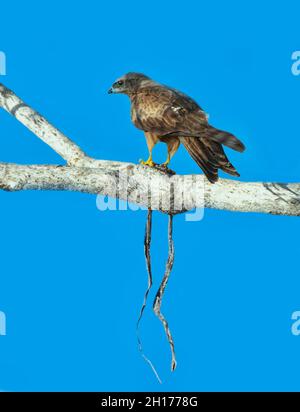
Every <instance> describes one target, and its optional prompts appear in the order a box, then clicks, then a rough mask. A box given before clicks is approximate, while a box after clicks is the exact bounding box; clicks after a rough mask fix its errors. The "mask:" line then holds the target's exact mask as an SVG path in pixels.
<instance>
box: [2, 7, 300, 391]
mask: <svg viewBox="0 0 300 412" xmlns="http://www.w3.org/2000/svg"><path fill="white" fill-rule="evenodd" d="M299 12H300V6H299V2H298V3H297V2H296V1H289V2H286V3H282V4H279V2H275V3H274V2H273V3H271V2H264V3H262V2H258V1H251V2H250V1H247V2H242V3H241V2H237V1H227V2H221V1H210V2H204V1H186V2H184V3H182V2H179V1H174V0H173V1H165V2H158V1H152V2H151V3H150V2H149V3H141V2H138V1H126V2H121V1H114V2H110V3H109V4H108V3H104V2H99V1H91V0H87V1H85V2H82V1H74V2H72V3H71V2H67V1H59V2H58V1H56V0H53V1H51V2H50V1H44V2H43V3H42V5H41V3H38V2H36V1H31V0H28V1H26V2H25V3H21V2H19V3H18V4H17V5H16V4H15V3H8V2H5V4H2V5H1V14H2V16H3V17H2V19H1V26H0V39H1V42H0V50H2V51H3V52H5V54H6V58H7V75H6V76H1V77H0V82H1V81H2V82H3V83H5V84H6V85H7V86H8V87H10V88H11V89H13V90H14V91H15V92H16V93H17V94H18V95H20V96H21V97H22V98H23V99H24V100H25V101H26V102H28V103H29V104H30V105H32V106H33V107H34V108H35V109H37V110H38V111H39V112H41V113H42V114H43V115H45V116H46V117H47V118H48V119H49V120H50V121H51V122H53V123H54V124H55V125H56V126H57V127H58V128H59V129H61V130H62V131H63V132H64V133H66V134H67V135H68V136H70V137H71V138H72V139H74V140H75V141H76V142H77V143H78V144H79V145H80V146H81V147H82V148H83V149H84V150H85V151H86V152H88V153H89V154H90V155H92V156H95V157H98V158H101V159H111V160H112V159H117V160H123V161H131V162H137V160H138V159H139V158H141V157H144V158H145V157H146V155H147V150H146V144H145V140H144V137H143V135H142V133H141V132H140V131H138V130H136V129H135V128H134V126H133V125H132V124H131V123H130V119H129V102H128V100H127V98H126V97H125V96H108V95H107V89H108V88H109V87H110V85H111V83H112V81H114V80H115V78H116V77H118V76H120V75H122V74H124V73H126V72H128V71H140V72H144V73H146V74H148V75H149V76H151V77H153V78H155V79H156V80H158V81H160V82H162V83H166V84H169V85H172V86H173V87H176V88H179V89H181V90H183V91H185V92H186V93H188V94H190V95H191V96H193V97H194V98H195V99H196V100H197V101H198V102H199V103H200V104H201V106H202V107H203V108H204V109H205V110H206V111H207V112H208V113H209V114H210V121H211V123H212V124H213V125H215V126H216V127H220V128H222V129H224V130H229V131H231V132H232V133H234V134H236V135H237V136H238V137H239V138H240V139H242V140H243V141H244V142H245V144H246V146H247V151H246V152H245V153H243V154H239V153H234V152H232V151H229V150H228V151H227V153H228V154H229V155H230V159H231V160H232V162H233V163H234V165H235V166H236V167H237V169H238V170H239V172H240V173H241V180H245V181H261V180H263V181H275V182H279V181H280V182H296V181H299V172H300V164H299V150H300V129H299V92H300V76H293V75H292V73H291V65H292V60H291V55H292V53H293V52H294V51H295V50H299V49H300V44H299V20H298V16H299ZM0 133H1V139H0V151H1V161H7V162H18V163H27V164H30V163H41V164H43V163H46V164H51V163H54V164H57V163H61V162H62V161H61V159H60V158H59V156H58V155H57V154H55V153H54V152H53V151H52V150H51V149H50V148H49V147H47V146H46V145H45V144H43V142H41V141H39V139H37V138H36V137H35V136H34V135H33V134H31V133H30V132H29V131H28V130H26V129H25V128H24V127H23V126H22V125H21V124H19V123H18V122H16V121H15V119H13V118H12V117H10V116H8V115H7V113H4V112H2V111H1V112H0ZM154 156H155V159H156V160H163V159H164V156H165V147H164V146H163V145H161V147H157V150H156V151H155V153H154ZM172 167H173V168H174V169H175V170H176V171H177V172H178V173H198V172H199V170H198V167H197V165H196V164H195V163H194V162H193V161H192V160H191V159H190V158H189V156H188V154H187V153H185V151H184V149H183V148H181V149H180V150H179V151H178V153H177V155H176V157H175V159H174V161H173V163H172ZM0 205H1V206H0V210H1V216H2V219H1V234H2V236H1V240H0V248H1V260H0V310H1V311H3V312H5V314H6V318H7V335H6V336H0V389H2V390H9V391H15V390H22V391H33V390H36V391H40V390H46V391H49V390H59V391H62V390H70V391H80V390H83V391H88V390H93V391H99V390H102V391H108V390H115V391H118V390H124V391H140V390H145V391H148V390H149V391H150V390H170V391H172V390H174V391H181V390H182V391H184V390H185V391H187V390H196V391H200V390H209V391H212V390H222V391H223V390H224V391H227V390H299V389H300V382H299V374H298V371H299V367H300V358H299V356H298V354H299V348H300V337H297V336H294V335H292V333H291V325H292V320H291V315H292V313H293V312H294V311H296V310H300V278H299V274H300V273H299V264H298V260H297V257H298V254H299V239H298V234H299V228H300V226H299V225H300V223H299V219H298V218H295V217H277V216H268V215H260V214H240V213H230V212H225V211H216V210H206V211H205V217H204V219H203V220H202V221H200V222H186V221H185V219H184V217H183V216H178V217H176V218H175V222H174V231H175V233H174V238H175V247H176V257H175V266H174V270H173V273H172V278H171V280H170V283H169V285H168V289H167V291H166V294H165V298H164V303H163V310H164V313H165V314H166V315H167V317H168V320H169V323H170V326H171V329H172V332H173V335H174V340H175V344H176V349H177V360H178V369H177V370H176V371H175V372H174V373H173V374H171V372H170V371H169V366H170V355H169V348H168V345H167V342H166V339H165V336H164V332H163V330H162V327H161V325H160V323H159V322H158V320H157V319H156V318H155V316H154V315H153V313H152V312H151V310H150V308H151V305H150V307H149V308H148V310H147V312H146V314H145V318H144V320H143V324H142V329H141V331H142V336H143V341H144V346H145V350H146V352H147V354H148V355H149V356H150V357H151V360H152V361H153V362H154V363H155V365H156V367H157V369H158V371H159V372H160V375H161V377H162V379H163V385H159V384H158V383H157V382H156V380H155V377H154V376H153V374H152V372H151V370H150V369H149V367H148V366H147V364H146V363H145V362H144V361H143V360H142V359H141V357H140V354H139V352H138V350H137V345H136V335H135V323H136V318H137V315H138V311H139V308H140V304H141V301H142V298H143V293H144V289H145V287H146V271H145V263H144V256H143V236H144V224H145V217H146V216H145V212H142V211H140V212H132V211H127V212H124V211H111V212H108V211H106V212H99V211H98V210H97V208H96V198H95V196H92V195H87V194H78V193H62V192H52V193H51V192H40V193H38V192H22V193H4V192H0ZM152 256H153V268H154V277H155V288H157V287H158V284H159V281H160V279H161V277H162V275H163V270H164V264H165V260H166V256H167V218H166V216H162V215H160V214H157V213H156V214H155V215H154V227H153V250H152ZM155 288H154V289H155ZM151 297H152V298H153V294H152V295H151Z"/></svg>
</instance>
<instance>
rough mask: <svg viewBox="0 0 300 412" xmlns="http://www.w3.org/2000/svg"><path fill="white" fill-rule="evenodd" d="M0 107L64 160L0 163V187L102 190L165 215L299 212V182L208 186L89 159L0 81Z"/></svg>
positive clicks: (194, 178)
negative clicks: (214, 211) (200, 211)
mask: <svg viewBox="0 0 300 412" xmlns="http://www.w3.org/2000/svg"><path fill="white" fill-rule="evenodd" d="M0 107H3V108H4V109H5V110H6V111H8V112H9V113H10V114H12V115H13V116H15V117H16V119H17V120H19V121H20V122H21V123H23V124H24V125H25V126H26V127H27V128H28V129H29V130H31V131H32V132H33V133H34V134H36V135H37V136H38V137H39V138H40V139H42V140H43V141H44V142H45V143H46V144H48V145H49V146H50V147H51V148H52V149H53V150H55V151H56V152H57V153H58V154H60V155H61V156H62V157H63V158H64V159H65V160H66V161H67V166H55V165H31V166H27V165H26V166H25V165H17V164H12V163H0V189H3V190H7V191H19V190H70V191H77V192H85V193H93V194H102V195H108V196H111V197H114V198H119V199H122V200H128V201H129V202H131V203H135V204H137V205H140V206H143V207H145V208H151V209H152V210H160V211H162V212H166V213H182V212H185V211H188V210H191V209H194V208H201V207H207V208H214V209H222V210H231V211H240V212H260V213H270V214H277V215H289V216H299V215H300V183H289V184H283V183H260V182H257V183H256V182H251V183H247V182H241V181H237V180H228V179H220V180H219V181H218V182H217V183H215V184H211V183H209V182H208V180H207V179H206V178H205V177H204V176H203V175H175V176H169V175H166V174H165V173H163V172H160V171H158V170H155V169H151V168H148V167H145V166H140V165H133V164H130V163H124V162H117V161H106V160H97V159H93V158H91V157H89V156H87V155H86V154H85V153H84V152H83V151H82V150H81V149H80V148H79V147H78V146H77V145H76V144H75V143H73V142H72V141H71V140H70V139H69V138H67V137H66V136H65V135H64V134H62V133H61V132H60V131H59V130H57V129H56V128H55V127H54V126H52V125H51V124H50V123H49V122H48V121H47V120H46V119H45V118H43V117H42V116H41V115H39V114H38V113H37V112H36V111H34V110H33V109H32V108H30V107H29V106H28V105H26V104H25V103H23V101H22V100H21V99H19V98H18V97H17V96H16V95H15V94H14V93H13V92H12V91H11V90H9V89H7V88H6V87H5V86H3V85H1V84H0Z"/></svg>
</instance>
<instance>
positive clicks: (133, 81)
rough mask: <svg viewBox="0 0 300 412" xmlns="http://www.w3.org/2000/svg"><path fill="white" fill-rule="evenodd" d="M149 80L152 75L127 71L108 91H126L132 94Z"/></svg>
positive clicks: (125, 92)
mask: <svg viewBox="0 0 300 412" xmlns="http://www.w3.org/2000/svg"><path fill="white" fill-rule="evenodd" d="M149 80H150V77H148V76H145V75H144V74H142V73H127V74H125V75H124V76H122V77H120V78H118V79H117V80H116V81H115V82H114V83H113V85H112V87H111V88H110V89H109V90H108V93H124V94H128V95H131V94H133V93H136V92H137V90H138V89H139V87H141V85H142V84H143V83H144V82H146V81H149Z"/></svg>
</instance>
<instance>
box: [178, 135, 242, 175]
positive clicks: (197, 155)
mask: <svg viewBox="0 0 300 412" xmlns="http://www.w3.org/2000/svg"><path fill="white" fill-rule="evenodd" d="M180 140H181V143H182V144H183V145H184V146H185V148H186V149H187V151H188V152H189V154H190V155H191V157H192V158H193V159H194V160H195V162H196V163H197V164H198V166H199V167H200V168H201V169H202V170H203V172H204V174H205V175H206V177H207V179H208V180H209V181H210V182H211V183H215V182H216V181H217V180H218V178H219V176H218V169H221V170H223V171H224V172H226V173H229V174H230V175H232V176H239V173H238V172H237V170H236V169H235V167H234V166H233V165H232V164H231V163H230V162H229V160H228V158H227V156H226V154H225V152H224V150H223V148H222V146H221V144H220V143H216V142H215V141H213V140H211V139H205V138H202V139H199V138H196V137H182V138H181V139H180Z"/></svg>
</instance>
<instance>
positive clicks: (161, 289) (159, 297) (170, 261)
mask: <svg viewBox="0 0 300 412" xmlns="http://www.w3.org/2000/svg"><path fill="white" fill-rule="evenodd" d="M168 243H169V255H168V261H167V265H166V271H165V274H164V277H163V279H162V282H161V284H160V287H159V289H158V291H157V294H156V296H155V299H154V303H153V310H154V313H155V314H156V316H157V317H158V318H159V320H160V321H161V322H162V324H163V327H164V329H165V332H166V335H167V338H168V342H169V344H170V349H171V353H172V362H171V370H172V371H174V370H175V368H176V365H177V362H176V357H175V347H174V341H173V338H172V334H171V331H170V328H169V325H168V322H167V320H166V318H165V317H164V315H163V314H162V313H161V304H162V298H163V295H164V291H165V289H166V286H167V283H168V280H169V276H170V273H171V271H172V268H173V263H174V242H173V215H171V214H170V215H169V225H168Z"/></svg>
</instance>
